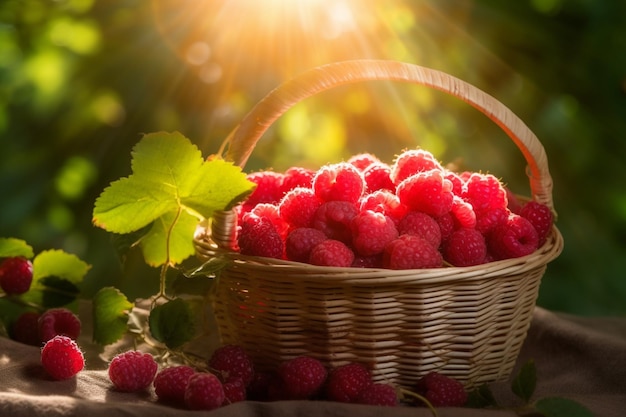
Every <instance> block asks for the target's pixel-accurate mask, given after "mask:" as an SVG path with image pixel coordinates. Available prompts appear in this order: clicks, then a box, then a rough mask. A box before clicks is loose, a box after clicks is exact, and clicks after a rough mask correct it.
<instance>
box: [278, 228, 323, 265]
mask: <svg viewBox="0 0 626 417" xmlns="http://www.w3.org/2000/svg"><path fill="white" fill-rule="evenodd" d="M326 239H327V237H326V235H325V234H324V232H322V231H321V230H317V229H313V228H312V227H300V228H298V229H294V230H293V231H292V232H291V233H289V236H287V240H286V241H285V252H286V254H287V259H289V260H291V261H296V262H308V261H309V257H310V256H311V250H313V248H314V247H315V246H317V245H318V244H319V243H322V242H323V241H325V240H326Z"/></svg>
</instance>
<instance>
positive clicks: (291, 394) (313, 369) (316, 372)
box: [278, 356, 327, 400]
mask: <svg viewBox="0 0 626 417" xmlns="http://www.w3.org/2000/svg"><path fill="white" fill-rule="evenodd" d="M278 375H279V376H280V378H281V379H282V381H283V382H284V384H285V390H286V393H287V397H288V398H289V399H292V400H305V399H309V398H312V397H313V396H315V395H316V394H317V392H318V391H319V390H320V388H321V387H322V384H324V381H326V375H327V371H326V368H325V367H324V365H323V364H322V363H321V362H320V361H319V360H317V359H315V358H312V357H310V356H299V357H297V358H294V359H290V360H288V361H286V362H283V363H282V364H281V365H280V366H279V368H278Z"/></svg>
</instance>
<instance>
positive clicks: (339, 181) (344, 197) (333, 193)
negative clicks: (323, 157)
mask: <svg viewBox="0 0 626 417" xmlns="http://www.w3.org/2000/svg"><path fill="white" fill-rule="evenodd" d="M313 190H314V191H315V194H316V195H317V196H318V197H319V198H320V199H322V200H324V201H349V202H351V203H356V202H357V201H358V200H359V198H361V195H362V194H363V192H364V191H365V180H364V179H363V174H362V173H361V172H360V171H359V170H358V169H357V168H356V167H355V166H354V165H352V164H350V163H348V162H339V163H337V164H330V165H325V166H323V167H321V168H320V169H319V170H318V171H317V173H316V174H315V177H313Z"/></svg>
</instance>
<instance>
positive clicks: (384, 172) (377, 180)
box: [363, 162, 396, 193]
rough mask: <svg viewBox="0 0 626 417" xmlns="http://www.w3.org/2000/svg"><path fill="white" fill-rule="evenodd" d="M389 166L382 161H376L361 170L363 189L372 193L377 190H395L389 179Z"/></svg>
mask: <svg viewBox="0 0 626 417" xmlns="http://www.w3.org/2000/svg"><path fill="white" fill-rule="evenodd" d="M390 175H391V167H390V166H389V165H387V164H385V163H383V162H376V163H373V164H371V165H370V166H368V167H367V169H366V170H365V171H363V178H364V179H365V190H366V192H368V193H372V192H374V191H378V190H389V191H391V192H395V191H396V186H395V184H394V183H393V181H391V177H390Z"/></svg>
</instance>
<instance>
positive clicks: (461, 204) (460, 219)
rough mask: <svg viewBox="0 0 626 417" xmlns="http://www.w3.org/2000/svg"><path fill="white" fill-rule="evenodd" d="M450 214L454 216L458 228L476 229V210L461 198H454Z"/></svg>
mask: <svg viewBox="0 0 626 417" xmlns="http://www.w3.org/2000/svg"><path fill="white" fill-rule="evenodd" d="M450 212H451V213H452V216H454V220H455V223H456V224H457V225H458V227H467V228H474V227H476V213H475V212H474V208H473V207H472V205H471V204H470V203H468V202H467V201H465V200H463V199H462V198H461V197H459V196H456V195H455V196H454V198H453V199H452V208H451V209H450Z"/></svg>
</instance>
